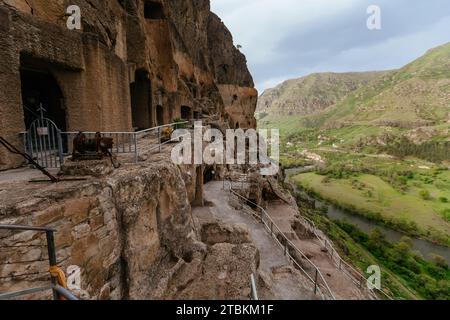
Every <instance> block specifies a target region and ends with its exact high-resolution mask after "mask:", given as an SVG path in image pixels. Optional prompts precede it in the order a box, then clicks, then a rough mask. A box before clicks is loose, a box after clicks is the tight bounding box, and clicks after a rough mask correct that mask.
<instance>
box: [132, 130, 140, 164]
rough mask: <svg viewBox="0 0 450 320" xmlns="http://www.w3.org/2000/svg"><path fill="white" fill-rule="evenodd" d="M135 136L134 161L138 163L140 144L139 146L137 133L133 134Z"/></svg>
mask: <svg viewBox="0 0 450 320" xmlns="http://www.w3.org/2000/svg"><path fill="white" fill-rule="evenodd" d="M133 136H134V162H135V163H138V162H139V151H138V146H137V139H138V138H137V133H134V134H133Z"/></svg>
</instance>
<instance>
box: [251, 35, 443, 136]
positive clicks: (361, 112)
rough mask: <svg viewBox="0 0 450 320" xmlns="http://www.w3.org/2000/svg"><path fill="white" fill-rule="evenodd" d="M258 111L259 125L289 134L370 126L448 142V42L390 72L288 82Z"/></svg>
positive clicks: (269, 95)
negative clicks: (419, 134)
mask: <svg viewBox="0 0 450 320" xmlns="http://www.w3.org/2000/svg"><path fill="white" fill-rule="evenodd" d="M257 111H258V112H259V125H260V126H265V127H280V128H281V129H282V131H283V129H285V131H286V132H290V133H293V132H295V131H297V130H302V128H303V129H305V128H311V129H318V130H319V129H320V130H329V129H341V128H347V127H371V128H378V130H381V129H383V128H384V129H386V130H389V128H393V129H394V128H395V129H396V130H400V131H401V132H403V133H404V134H406V135H408V136H411V135H414V134H416V133H417V132H415V131H414V132H409V131H411V130H422V131H423V130H424V128H425V130H426V131H427V135H428V139H433V137H439V140H445V141H450V136H449V129H450V43H447V44H444V45H442V46H439V47H437V48H434V49H431V50H429V51H428V52H427V53H426V54H425V55H424V56H422V57H420V58H418V59H416V60H414V61H413V62H411V63H409V64H408V65H406V66H404V67H403V68H401V69H398V70H394V71H386V72H368V73H346V74H345V73H344V74H330V73H324V74H313V75H310V76H307V77H303V78H300V79H296V80H288V81H286V82H284V83H282V84H280V85H279V86H277V87H275V88H273V89H269V90H266V91H265V92H264V93H263V94H262V96H261V98H260V101H259V103H258V108H257ZM372 131H373V130H372ZM362 132H364V131H362Z"/></svg>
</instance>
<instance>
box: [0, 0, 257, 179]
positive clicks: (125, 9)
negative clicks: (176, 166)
mask: <svg viewBox="0 0 450 320" xmlns="http://www.w3.org/2000/svg"><path fill="white" fill-rule="evenodd" d="M160 3H161V6H162V10H163V19H148V18H146V17H145V14H144V13H145V12H144V1H143V0H120V1H108V0H89V1H88V0H73V1H68V0H57V1H56V0H55V1H46V0H27V1H25V0H0V47H1V48H2V49H1V50H0V71H1V72H0V86H1V87H2V88H3V90H2V93H3V94H2V96H1V97H0V121H1V122H0V123H1V127H0V135H2V136H5V137H6V138H7V139H9V140H10V141H11V142H12V143H14V144H15V145H17V146H21V144H22V139H21V138H20V137H19V133H20V132H22V131H24V130H25V123H24V111H23V107H22V97H21V74H20V70H21V68H23V67H24V65H23V61H22V62H21V58H22V60H23V58H24V57H26V58H27V60H30V61H31V62H32V65H31V67H32V68H36V69H38V70H39V72H46V73H49V74H51V75H52V76H53V77H54V78H55V80H56V81H57V83H58V85H59V87H60V89H61V91H62V95H63V104H64V108H65V110H66V125H67V130H69V131H78V130H89V131H99V130H102V131H128V130H132V126H133V123H132V114H131V113H132V106H131V97H130V84H131V83H133V82H134V81H135V74H136V70H140V71H141V72H145V73H147V74H148V77H149V80H150V83H151V86H150V91H151V92H150V96H151V99H150V100H151V101H152V102H151V105H150V106H149V109H150V113H151V117H150V118H151V123H149V125H151V126H155V125H156V124H157V120H158V115H157V111H156V110H157V106H158V105H159V106H160V107H161V108H162V110H163V111H162V115H161V116H160V117H161V118H162V120H163V122H164V123H169V122H171V121H172V120H173V119H176V118H179V117H180V116H181V112H180V109H181V106H187V107H190V108H192V110H193V114H194V113H195V114H196V115H198V117H201V118H205V119H207V118H208V117H210V116H212V115H218V116H220V117H221V118H223V119H228V118H229V115H227V111H229V110H232V112H231V113H232V114H233V116H231V120H230V121H229V122H230V123H229V124H230V125H233V126H234V125H235V122H236V121H239V122H240V123H241V124H242V126H245V127H249V126H255V124H256V122H255V121H254V118H253V113H254V110H255V107H256V100H255V97H256V96H257V93H256V90H254V89H253V81H252V78H251V75H250V73H249V71H248V69H247V66H246V60H245V57H244V56H243V55H242V54H241V53H240V52H239V51H238V50H237V49H236V48H235V47H234V45H233V39H232V37H231V34H230V33H229V31H228V30H227V29H226V27H225V26H224V25H223V23H222V22H221V21H220V19H219V18H218V17H217V16H215V15H214V14H213V13H211V12H210V5H209V0H201V1H197V0H195V1H194V0H176V1H173V0H170V1H169V0H161V2H160ZM69 4H70V5H72V4H75V5H78V6H80V8H81V14H82V30H74V31H70V30H68V29H67V27H66V20H67V15H66V14H65V12H66V8H67V7H68V6H69ZM27 67H30V66H27ZM223 85H225V86H226V88H227V89H226V90H223V88H221V87H222V86H223ZM235 96H239V101H240V102H239V107H238V108H239V111H238V113H239V114H240V115H239V116H236V111H235V109H234V106H233V103H234V100H235V98H234V97H235ZM21 163H22V161H21V159H20V158H17V157H13V156H11V155H8V154H6V153H5V151H4V150H3V148H0V170H2V169H8V168H11V167H16V166H18V165H20V164H21Z"/></svg>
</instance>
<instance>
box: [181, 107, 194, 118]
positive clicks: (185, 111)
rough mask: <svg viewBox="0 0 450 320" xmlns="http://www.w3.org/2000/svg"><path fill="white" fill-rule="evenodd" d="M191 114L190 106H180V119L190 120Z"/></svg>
mask: <svg viewBox="0 0 450 320" xmlns="http://www.w3.org/2000/svg"><path fill="white" fill-rule="evenodd" d="M192 116H193V113H192V108H191V107H188V106H181V119H183V120H191V119H192Z"/></svg>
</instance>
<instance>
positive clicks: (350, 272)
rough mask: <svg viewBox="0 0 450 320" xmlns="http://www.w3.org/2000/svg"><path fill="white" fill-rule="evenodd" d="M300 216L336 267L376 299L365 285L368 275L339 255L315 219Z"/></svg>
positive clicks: (384, 294)
mask: <svg viewBox="0 0 450 320" xmlns="http://www.w3.org/2000/svg"><path fill="white" fill-rule="evenodd" d="M300 218H301V219H303V220H304V222H305V224H307V225H309V226H310V231H311V232H312V233H313V234H314V236H315V237H316V238H317V240H319V242H320V243H321V244H322V245H323V247H324V248H325V250H326V252H327V253H328V255H329V257H330V259H331V261H332V262H333V263H334V265H335V266H336V267H338V268H339V270H340V271H342V273H343V274H344V275H345V276H347V278H349V279H350V280H351V281H352V282H353V283H354V284H355V285H357V286H358V287H359V288H360V289H361V290H366V292H367V293H369V295H371V296H372V298H375V299H376V298H378V297H377V296H376V295H375V294H374V292H373V290H370V289H369V288H368V287H367V286H366V285H365V284H366V281H367V279H366V277H365V276H364V275H363V274H362V273H361V272H359V271H358V270H356V268H354V267H353V266H351V265H350V264H349V263H348V262H347V261H345V260H344V259H342V258H341V256H340V255H339V253H338V251H337V250H336V249H335V248H334V246H333V244H332V243H331V241H329V240H328V239H326V238H323V237H322V236H321V235H319V233H318V230H319V229H318V228H317V226H316V224H315V223H314V221H312V220H311V219H309V218H307V217H305V216H302V215H300ZM375 290H377V292H379V293H380V294H382V295H383V296H385V297H386V298H388V299H389V300H393V298H392V296H390V295H389V294H388V293H386V292H385V291H384V290H379V289H376V288H375Z"/></svg>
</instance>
